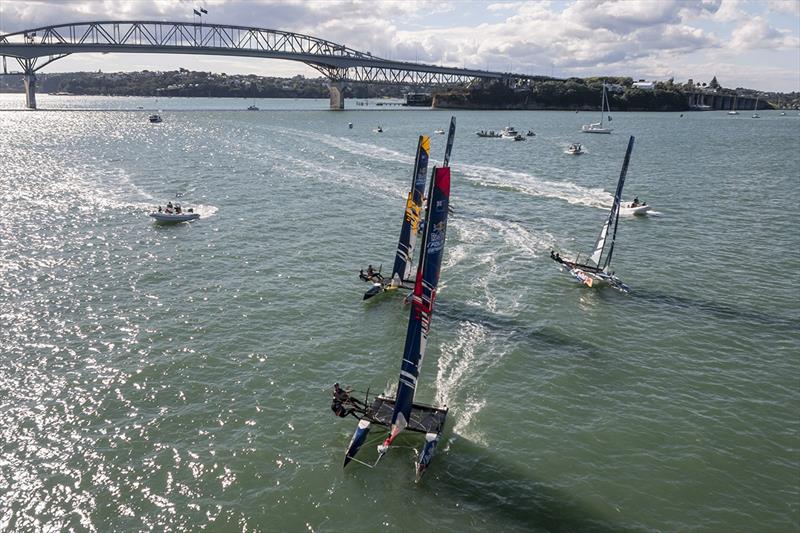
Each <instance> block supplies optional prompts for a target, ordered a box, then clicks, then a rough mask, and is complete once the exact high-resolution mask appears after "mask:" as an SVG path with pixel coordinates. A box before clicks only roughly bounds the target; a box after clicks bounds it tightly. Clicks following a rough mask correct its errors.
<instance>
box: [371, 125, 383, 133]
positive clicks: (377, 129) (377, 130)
mask: <svg viewBox="0 0 800 533" xmlns="http://www.w3.org/2000/svg"><path fill="white" fill-rule="evenodd" d="M372 131H374V132H375V133H383V127H381V126H378V127H377V128H375V129H374V130H372Z"/></svg>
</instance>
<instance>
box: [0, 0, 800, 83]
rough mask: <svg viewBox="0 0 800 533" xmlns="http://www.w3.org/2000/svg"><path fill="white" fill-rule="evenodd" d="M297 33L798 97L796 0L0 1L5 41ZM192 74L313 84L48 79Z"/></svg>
mask: <svg viewBox="0 0 800 533" xmlns="http://www.w3.org/2000/svg"><path fill="white" fill-rule="evenodd" d="M200 7H204V8H205V9H206V10H207V11H208V15H206V16H204V17H203V20H204V21H205V22H210V23H220V24H225V23H229V24H238V25H245V26H256V27H260V28H269V29H276V30H286V31H294V32H298V33H305V34H308V35H313V36H315V37H320V38H323V39H328V40H331V41H334V42H338V43H340V44H344V45H347V46H350V47H351V48H355V49H357V50H362V51H365V52H366V51H370V52H372V53H373V54H375V55H377V56H380V57H384V58H389V59H398V60H410V61H421V62H431V63H437V64H445V65H450V66H466V67H468V68H469V67H473V68H482V69H490V70H500V71H513V72H518V73H525V74H541V75H555V76H557V77H569V76H579V77H583V76H598V75H614V76H632V77H634V78H636V79H638V78H645V79H667V78H670V77H674V78H675V79H676V81H685V80H686V79H688V78H692V79H694V80H695V81H710V79H711V77H712V76H714V75H716V76H717V79H718V80H719V82H720V83H721V84H722V85H723V86H724V87H732V88H733V87H748V88H753V89H759V90H775V91H800V0H553V1H529V2H522V1H501V2H490V1H479V0H455V1H453V0H438V1H433V0H371V1H369V0H364V1H362V0H314V1H301V0H280V1H279V0H246V1H245V0H205V1H202V0H105V1H101V0H62V1H47V0H0V33H7V32H15V31H20V30H24V29H28V28H35V27H38V26H45V25H49V24H59V23H65V22H87V21H92V20H165V21H192V20H193V15H192V10H193V9H197V8H200ZM178 67H184V68H188V69H191V70H205V71H213V72H226V73H228V74H234V73H237V74H261V75H265V76H293V75H295V74H304V75H306V76H317V75H318V73H317V72H316V71H315V70H312V69H310V68H309V67H306V66H305V65H303V64H302V63H297V62H292V61H276V60H265V59H246V58H230V57H207V56H182V55H180V56H179V55H155V54H153V55H136V54H108V55H100V54H79V55H74V56H70V57H67V58H65V59H61V60H59V61H56V62H54V63H52V64H51V65H49V66H47V67H45V69H44V71H43V72H59V71H60V72H67V71H79V70H98V69H100V70H103V71H106V72H114V71H121V70H125V71H130V70H144V69H148V70H172V69H177V68H178Z"/></svg>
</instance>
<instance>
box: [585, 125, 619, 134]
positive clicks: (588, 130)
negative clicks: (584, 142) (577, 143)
mask: <svg viewBox="0 0 800 533" xmlns="http://www.w3.org/2000/svg"><path fill="white" fill-rule="evenodd" d="M581 131H582V132H583V133H611V131H612V130H611V128H593V127H592V126H588V125H585V126H583V127H582V128H581Z"/></svg>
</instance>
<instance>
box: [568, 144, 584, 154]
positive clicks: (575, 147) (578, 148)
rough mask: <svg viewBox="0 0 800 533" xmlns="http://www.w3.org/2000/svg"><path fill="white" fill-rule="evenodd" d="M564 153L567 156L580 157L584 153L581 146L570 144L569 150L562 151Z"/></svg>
mask: <svg viewBox="0 0 800 533" xmlns="http://www.w3.org/2000/svg"><path fill="white" fill-rule="evenodd" d="M564 153H565V154H569V155H581V154H582V153H584V151H583V146H582V145H581V143H574V144H570V145H569V148H567V149H566V150H564Z"/></svg>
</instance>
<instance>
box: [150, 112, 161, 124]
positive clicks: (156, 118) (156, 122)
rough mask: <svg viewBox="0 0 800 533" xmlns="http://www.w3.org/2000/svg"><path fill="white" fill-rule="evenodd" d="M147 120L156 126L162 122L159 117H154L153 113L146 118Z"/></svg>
mask: <svg viewBox="0 0 800 533" xmlns="http://www.w3.org/2000/svg"><path fill="white" fill-rule="evenodd" d="M148 120H149V121H150V122H151V123H153V124H158V123H159V122H162V120H161V115H156V114H155V113H153V114H152V115H150V117H149V118H148Z"/></svg>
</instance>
